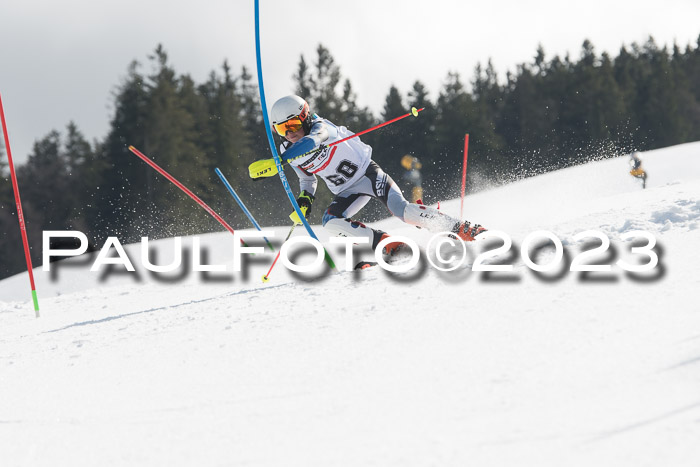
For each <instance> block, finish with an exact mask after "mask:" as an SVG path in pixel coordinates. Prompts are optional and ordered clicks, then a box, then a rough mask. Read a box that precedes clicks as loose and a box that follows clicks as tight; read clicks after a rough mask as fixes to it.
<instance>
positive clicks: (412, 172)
mask: <svg viewBox="0 0 700 467" xmlns="http://www.w3.org/2000/svg"><path fill="white" fill-rule="evenodd" d="M401 167H403V168H404V169H406V172H404V174H403V176H402V177H401V180H404V181H405V182H406V183H407V184H408V186H409V187H410V188H411V202H412V203H415V202H416V201H418V200H420V199H423V186H422V185H423V179H422V177H421V175H420V169H421V168H422V167H423V165H422V164H421V163H420V161H419V160H418V158H417V157H414V156H412V155H410V154H406V155H405V156H403V157H402V158H401Z"/></svg>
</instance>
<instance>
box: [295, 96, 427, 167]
mask: <svg viewBox="0 0 700 467" xmlns="http://www.w3.org/2000/svg"><path fill="white" fill-rule="evenodd" d="M423 110H425V107H421V108H420V109H416V108H415V107H411V111H410V112H408V113H407V114H404V115H401V116H400V117H396V118H393V119H391V120H389V121H386V122H384V123H380V124H379V125H375V126H373V127H372V128H367V129H366V130H362V131H361V132H359V133H355V134H354V135H350V136H348V137H346V138H343V139H341V140H338V141H334V142H332V143H330V144H329V145H327V146H326V147H327V148H330V147H333V146H335V145H337V144H340V143H344V142H345V141H347V140H349V139H352V138H355V137H356V136H360V135H364V134H365V133H369V132H370V131H374V130H377V129H379V128H381V127H383V126H387V125H389V124H391V123H394V122H396V121H398V120H401V119H404V118H406V117H408V116H411V115H413V116H414V117H418V112H421V111H423ZM316 151H318V148H316V149H312V150H311V151H308V152H305V153H304V154H300V155H298V156H296V157H293V158H291V159H288V160H286V161H285V162H284V163H285V164H286V163H288V162H289V161H293V160H295V159H300V158H302V157H305V156H308V155H309V154H312V153H314V152H316Z"/></svg>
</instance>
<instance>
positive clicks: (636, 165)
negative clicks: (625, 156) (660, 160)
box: [630, 151, 647, 189]
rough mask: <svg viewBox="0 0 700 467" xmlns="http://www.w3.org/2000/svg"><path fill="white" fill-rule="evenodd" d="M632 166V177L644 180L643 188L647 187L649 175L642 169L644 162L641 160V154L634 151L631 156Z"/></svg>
mask: <svg viewBox="0 0 700 467" xmlns="http://www.w3.org/2000/svg"><path fill="white" fill-rule="evenodd" d="M630 166H631V167H632V170H630V175H632V176H633V177H635V178H639V179H641V180H642V188H643V189H644V188H646V187H647V173H646V172H645V171H644V169H642V160H641V159H640V158H639V153H638V152H637V151H634V152H633V153H632V154H630Z"/></svg>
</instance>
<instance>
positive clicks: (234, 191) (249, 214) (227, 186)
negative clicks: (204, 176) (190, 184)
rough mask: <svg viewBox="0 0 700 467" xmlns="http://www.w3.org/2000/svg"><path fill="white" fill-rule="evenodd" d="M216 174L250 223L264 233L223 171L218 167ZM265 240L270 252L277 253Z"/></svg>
mask: <svg viewBox="0 0 700 467" xmlns="http://www.w3.org/2000/svg"><path fill="white" fill-rule="evenodd" d="M214 172H216V175H218V176H219V178H220V179H221V181H222V182H223V184H224V186H226V189H227V190H228V192H229V193H231V196H233V199H235V200H236V202H237V203H238V205H239V206H240V207H241V209H242V210H243V213H245V215H246V216H248V219H250V222H252V223H253V226H254V227H255V228H256V229H258V230H259V231H262V228H261V227H260V224H258V223H257V221H256V220H255V218H254V217H253V215H252V214H251V213H250V211H249V210H248V208H246V207H245V204H243V200H242V199H241V198H240V196H238V194H237V193H236V190H234V189H233V187H232V186H231V184H230V183H229V182H228V180H227V179H226V177H224V174H223V173H221V170H219V168H218V167H216V168H215V169H214ZM263 238H264V239H265V241H266V242H267V245H268V246H269V247H270V250H272V251H275V247H273V246H272V244H271V243H270V240H268V239H267V237H263Z"/></svg>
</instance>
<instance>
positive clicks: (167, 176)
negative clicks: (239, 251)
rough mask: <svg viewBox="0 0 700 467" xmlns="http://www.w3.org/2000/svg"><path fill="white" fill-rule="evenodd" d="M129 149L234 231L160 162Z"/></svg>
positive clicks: (130, 148)
mask: <svg viewBox="0 0 700 467" xmlns="http://www.w3.org/2000/svg"><path fill="white" fill-rule="evenodd" d="M129 151H131V152H132V153H134V154H135V155H136V156H138V157H140V158H141V160H143V161H144V162H145V163H146V164H148V165H150V166H151V167H153V168H154V169H155V170H156V171H157V172H158V173H159V174H161V175H162V176H164V177H165V178H167V179H168V180H170V181H171V182H172V183H173V184H174V185H175V186H176V187H178V188H179V189H181V190H182V191H184V192H185V194H186V195H187V196H189V197H190V198H192V199H193V200H195V201H196V202H197V204H199V205H200V206H201V207H203V208H204V210H205V211H207V212H208V213H209V214H211V216H212V217H213V218H214V219H216V220H217V221H219V224H221V225H223V226H224V227H225V228H226V230H228V231H229V232H231V233H234V230H233V227H231V226H230V225H228V223H227V222H226V221H225V220H223V219H222V218H221V216H220V215H218V214H217V213H216V211H214V210H213V209H212V208H210V207H209V205H208V204H207V203H205V202H204V201H202V200H201V199H199V197H198V196H197V195H195V194H194V193H192V192H191V191H190V190H189V189H188V188H187V187H186V186H185V185H183V184H182V183H180V182H179V181H178V180H177V179H176V178H175V177H173V176H172V175H170V174H169V173H168V172H166V171H165V170H164V169H163V168H161V167H160V166H159V165H158V164H156V163H155V162H153V161H152V160H151V159H149V158H148V157H146V155H145V154H144V153H142V152H141V151H139V150H138V149H136V148H135V147H133V146H129ZM240 240H241V245H243V246H248V245H247V244H246V243H245V242H244V241H243V239H240Z"/></svg>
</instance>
